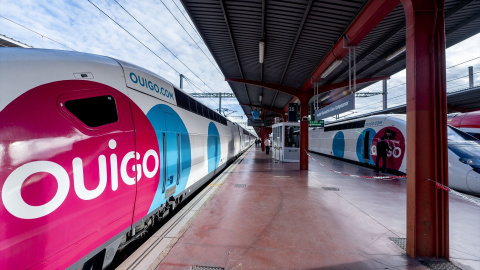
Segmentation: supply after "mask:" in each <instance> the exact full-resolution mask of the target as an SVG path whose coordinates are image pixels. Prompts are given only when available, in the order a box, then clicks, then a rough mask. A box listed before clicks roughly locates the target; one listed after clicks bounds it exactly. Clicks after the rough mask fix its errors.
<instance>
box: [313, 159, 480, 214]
mask: <svg viewBox="0 0 480 270" xmlns="http://www.w3.org/2000/svg"><path fill="white" fill-rule="evenodd" d="M305 152H306V153H307V155H308V156H309V157H310V158H311V159H313V160H314V161H315V162H317V163H318V164H320V165H321V166H322V167H324V168H325V169H327V170H329V171H331V172H334V173H338V174H341V175H345V176H350V177H356V178H363V179H369V178H370V179H381V180H393V179H397V178H405V177H407V175H392V176H370V175H354V174H348V173H344V172H339V171H335V170H333V169H330V168H329V167H327V166H325V165H324V164H322V163H321V162H320V161H318V160H316V159H315V158H314V157H312V156H311V155H310V154H309V153H308V151H306V150H305ZM427 180H428V181H430V182H432V183H434V184H435V187H436V188H437V189H442V190H445V191H447V192H449V193H451V194H453V195H456V196H459V197H461V198H463V199H465V200H467V201H469V202H472V203H474V204H476V205H478V206H480V198H478V199H475V198H472V197H469V196H468V195H466V194H463V193H460V192H458V191H455V190H453V189H451V188H449V187H447V186H445V185H442V184H440V183H438V182H437V181H434V180H432V179H429V178H427Z"/></svg>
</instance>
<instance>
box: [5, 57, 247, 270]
mask: <svg viewBox="0 0 480 270" xmlns="http://www.w3.org/2000/svg"><path fill="white" fill-rule="evenodd" d="M253 141H254V136H253V135H252V134H250V133H249V132H247V131H246V130H244V129H242V128H241V127H240V126H238V125H236V124H234V123H232V122H230V121H228V120H227V119H225V118H224V117H223V116H221V115H219V114H217V113H216V112H214V111H213V110H211V109H209V108H208V107H206V106H205V105H203V104H202V103H200V102H198V101H196V100H195V99H193V98H191V97H190V96H189V95H188V94H186V93H184V92H183V91H181V90H179V89H177V88H175V87H174V86H173V85H172V84H171V83H169V82H167V81H166V80H164V79H162V78H161V77H159V76H157V75H155V74H154V73H152V72H150V71H148V70H145V69H143V68H140V67H138V66H135V65H132V64H129V63H126V62H123V61H119V60H116V59H112V58H109V57H103V56H96V55H90V54H84V53H75V52H66V51H55V50H38V49H20V48H1V49H0V167H1V170H0V191H1V203H0V219H1V222H0V266H1V268H3V269H25V268H33V269H44V268H48V269H60V268H73V269H77V268H81V267H83V266H91V265H92V263H93V262H95V264H96V265H97V266H98V264H99V265H100V268H102V267H106V266H108V265H109V264H110V263H111V262H112V259H113V257H114V255H115V253H116V251H117V250H118V248H119V247H122V246H123V245H125V244H126V243H128V242H129V241H130V240H132V239H135V238H136V237H139V236H141V235H142V234H143V232H144V231H145V230H146V228H148V227H149V226H151V225H152V224H153V222H154V221H155V220H156V219H159V218H162V216H163V214H164V213H165V212H166V210H167V209H169V208H170V209H171V208H173V207H175V205H177V204H178V203H179V202H181V201H182V200H184V199H185V198H186V197H188V196H189V195H190V194H191V193H192V192H193V191H195V190H196V189H198V188H199V187H201V186H202V185H204V184H205V183H206V182H207V181H208V180H209V179H211V178H212V177H213V176H214V175H215V174H217V173H218V172H219V171H220V170H222V169H223V168H224V167H225V166H227V165H228V164H229V163H230V162H232V161H233V160H234V158H235V157H237V156H239V155H240V154H241V153H242V152H243V151H244V150H246V149H247V148H248V147H249V146H250V145H251V144H252V143H253Z"/></svg>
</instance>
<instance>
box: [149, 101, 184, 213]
mask: <svg viewBox="0 0 480 270" xmlns="http://www.w3.org/2000/svg"><path fill="white" fill-rule="evenodd" d="M147 118H148V120H149V121H150V123H151V124H152V126H153V128H154V129H155V134H156V135H157V141H158V147H159V155H160V181H159V183H158V187H157V191H156V193H155V196H154V198H153V201H152V204H151V206H150V209H149V210H148V213H150V212H152V211H153V210H155V209H157V208H158V207H160V205H162V204H163V203H165V202H166V198H165V192H166V191H167V190H170V191H172V190H174V192H173V194H172V195H170V196H176V195H178V194H180V193H182V192H183V191H184V190H185V187H186V186H187V181H188V177H189V175H190V169H191V166H192V157H191V147H190V136H189V134H188V131H187V127H186V126H185V124H184V123H183V121H182V118H180V116H179V115H178V114H177V112H175V111H174V110H173V109H172V108H171V107H170V106H167V105H164V104H159V105H155V106H154V107H152V108H151V109H150V111H148V113H147ZM165 148H166V149H165Z"/></svg>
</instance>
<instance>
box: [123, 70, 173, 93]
mask: <svg viewBox="0 0 480 270" xmlns="http://www.w3.org/2000/svg"><path fill="white" fill-rule="evenodd" d="M130 80H131V81H132V82H133V83H136V84H140V85H141V86H143V87H145V88H147V89H150V90H151V91H155V92H157V93H159V94H161V95H162V96H165V97H167V98H170V99H175V98H174V97H173V93H172V92H170V91H168V89H165V88H163V87H159V86H158V85H157V84H156V83H153V82H152V81H149V80H147V79H145V78H143V77H141V76H140V75H137V74H135V73H133V72H130Z"/></svg>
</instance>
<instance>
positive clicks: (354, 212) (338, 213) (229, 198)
mask: <svg viewBox="0 0 480 270" xmlns="http://www.w3.org/2000/svg"><path fill="white" fill-rule="evenodd" d="M312 155H313V156H314V157H315V158H316V159H317V160H319V161H320V162H322V163H323V164H325V165H326V166H328V167H330V168H332V169H334V170H336V171H343V172H346V173H349V174H357V175H358V174H360V175H374V173H373V172H372V170H371V169H367V168H363V167H360V166H356V165H353V164H350V163H346V162H342V161H338V160H334V159H330V158H326V157H322V156H319V155H314V154H312ZM309 166H310V169H309V170H308V171H300V170H299V169H298V167H299V165H298V163H274V162H272V160H271V156H266V155H265V153H264V152H261V151H260V150H259V149H255V148H252V149H251V150H250V152H249V153H248V154H247V156H246V158H245V159H244V160H243V161H242V162H241V163H240V164H239V165H238V166H237V168H236V170H235V171H234V172H233V173H231V174H230V176H229V178H228V179H227V180H226V182H225V183H224V184H223V186H222V187H221V188H220V189H219V190H218V192H217V193H216V194H215V195H214V197H213V198H212V199H211V200H210V202H209V203H208V204H207V205H206V206H205V208H204V209H203V211H202V212H201V213H200V214H199V215H198V217H197V218H196V220H195V221H194V222H193V223H192V224H191V226H190V228H189V229H188V230H187V231H186V232H185V233H184V234H183V235H182V236H181V237H180V239H179V240H178V242H177V243H176V244H175V246H173V248H172V249H171V250H170V251H169V253H168V254H167V256H166V257H165V258H164V259H163V261H162V262H161V264H160V265H159V267H158V269H190V268H191V266H195V265H198V266H210V267H224V268H225V269H426V267H425V266H423V265H422V264H420V263H419V262H418V261H417V260H415V259H412V258H410V257H409V256H408V255H406V253H405V252H404V251H403V250H402V249H401V248H400V247H399V246H397V245H396V244H394V243H393V242H392V241H391V239H390V238H405V237H406V225H405V222H406V221H405V217H406V198H405V197H406V196H405V187H406V185H405V184H406V183H405V180H404V179H400V180H390V181H385V180H372V179H359V178H352V177H348V176H344V175H339V174H336V173H333V172H331V171H328V170H326V169H325V168H323V167H322V166H320V165H319V164H318V163H316V162H315V161H313V160H311V159H310V163H309ZM242 185H246V186H242ZM324 187H335V188H338V189H339V190H338V191H330V190H325V189H323V188H324ZM452 196H453V195H451V197H450V198H451V203H450V219H451V220H450V230H451V232H450V234H451V235H450V245H451V260H452V262H453V263H454V264H455V265H456V266H458V267H461V268H462V269H480V207H479V206H477V205H475V204H472V203H470V202H467V201H465V200H463V199H460V198H457V197H452Z"/></svg>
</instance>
